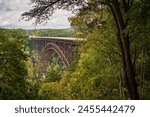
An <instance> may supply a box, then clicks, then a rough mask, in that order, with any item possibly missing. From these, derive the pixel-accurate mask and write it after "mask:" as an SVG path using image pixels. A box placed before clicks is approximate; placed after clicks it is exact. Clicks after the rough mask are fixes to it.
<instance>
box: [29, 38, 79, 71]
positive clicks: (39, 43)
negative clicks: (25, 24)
mask: <svg viewBox="0 0 150 117" xmlns="http://www.w3.org/2000/svg"><path fill="white" fill-rule="evenodd" d="M80 40H81V39H78V38H66V37H30V40H29V44H30V50H37V51H38V53H39V55H40V62H41V63H42V65H43V71H45V70H46V68H47V65H48V61H49V58H50V57H51V55H52V53H53V51H55V52H56V53H57V54H58V56H59V58H60V59H61V61H62V63H63V65H64V67H68V66H69V65H70V64H71V63H72V61H73V59H74V55H75V54H76V53H77V49H76V47H77V46H78V43H77V42H78V41H80Z"/></svg>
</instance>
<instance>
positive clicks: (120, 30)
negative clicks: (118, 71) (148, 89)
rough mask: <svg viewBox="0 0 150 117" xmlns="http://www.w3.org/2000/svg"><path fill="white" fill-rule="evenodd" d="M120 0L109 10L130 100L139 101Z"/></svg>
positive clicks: (113, 0)
mask: <svg viewBox="0 0 150 117" xmlns="http://www.w3.org/2000/svg"><path fill="white" fill-rule="evenodd" d="M119 6H120V5H119V2H118V0H111V1H110V4H109V8H110V10H111V12H112V15H113V18H114V21H115V24H116V38H117V42H118V46H119V48H120V52H121V61H122V65H123V71H124V75H125V80H126V85H127V88H128V92H129V95H130V99H132V100H136V99H139V95H138V91H137V84H136V80H135V72H134V69H133V64H132V60H131V55H130V43H129V36H128V34H125V33H124V30H125V29H126V23H125V21H124V19H123V16H122V12H121V11H120V10H121V9H120V7H119Z"/></svg>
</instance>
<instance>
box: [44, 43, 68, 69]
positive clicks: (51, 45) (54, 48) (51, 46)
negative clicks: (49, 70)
mask: <svg viewBox="0 0 150 117" xmlns="http://www.w3.org/2000/svg"><path fill="white" fill-rule="evenodd" d="M53 51H55V52H56V53H57V54H58V56H59V58H60V59H61V61H62V62H63V65H64V66H65V67H67V66H69V61H68V60H67V58H66V55H65V54H64V52H63V50H62V49H61V48H60V47H59V46H58V45H57V44H55V43H49V44H48V45H47V46H46V47H45V48H44V49H43V51H42V61H43V62H44V66H47V65H48V60H49V58H50V56H51V54H52V52H53Z"/></svg>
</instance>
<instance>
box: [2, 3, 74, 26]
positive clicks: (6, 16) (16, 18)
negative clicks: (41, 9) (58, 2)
mask: <svg viewBox="0 0 150 117" xmlns="http://www.w3.org/2000/svg"><path fill="white" fill-rule="evenodd" d="M29 1H30V0H0V27H4V28H24V29H34V28H38V29H39V28H51V29H53V28H55V29H61V28H70V25H69V22H68V17H70V16H71V15H72V14H71V12H68V11H63V10H60V11H57V12H56V13H55V14H54V15H53V16H52V17H51V18H50V20H49V21H48V23H47V24H41V25H38V26H35V25H34V21H23V20H21V21H20V19H21V14H22V13H23V12H25V11H28V10H29V9H30V8H32V6H31V5H28V4H29Z"/></svg>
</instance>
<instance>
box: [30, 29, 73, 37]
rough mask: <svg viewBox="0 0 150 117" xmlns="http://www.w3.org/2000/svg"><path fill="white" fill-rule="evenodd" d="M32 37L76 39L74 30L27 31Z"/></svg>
mask: <svg viewBox="0 0 150 117" xmlns="http://www.w3.org/2000/svg"><path fill="white" fill-rule="evenodd" d="M27 32H28V33H29V35H31V36H40V37H74V36H75V32H74V30H72V29H36V30H30V31H27Z"/></svg>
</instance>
